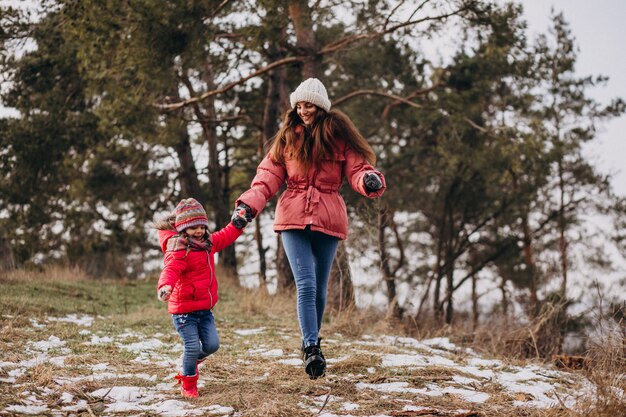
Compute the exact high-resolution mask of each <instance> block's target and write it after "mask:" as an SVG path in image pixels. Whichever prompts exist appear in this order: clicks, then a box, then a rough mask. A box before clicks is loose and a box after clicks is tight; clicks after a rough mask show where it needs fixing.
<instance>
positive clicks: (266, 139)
mask: <svg viewBox="0 0 626 417" xmlns="http://www.w3.org/2000/svg"><path fill="white" fill-rule="evenodd" d="M269 55H270V56H269V59H270V60H275V59H279V58H280V57H282V55H283V54H282V52H281V51H280V49H279V48H278V47H273V48H270V50H269ZM288 96H289V91H288V89H287V69H286V68H284V67H280V68H277V69H275V70H272V71H270V72H269V78H268V83H267V93H266V95H265V106H264V109H263V136H262V138H261V140H262V143H260V144H259V153H260V155H265V151H266V150H267V148H269V145H270V143H271V141H272V138H273V137H274V135H275V134H276V132H277V131H278V127H279V126H278V122H279V120H280V116H281V114H283V113H285V112H286V111H287V110H288V109H289V107H288V104H287V103H288ZM261 240H262V236H261V233H260V231H259V235H258V236H257V247H259V248H261V247H262V244H261V243H260V241H261ZM259 258H260V259H261V260H262V263H263V264H264V263H265V259H264V258H265V252H263V253H261V251H259ZM276 271H277V273H278V282H277V285H278V291H283V290H285V291H286V290H288V289H290V288H293V287H294V284H295V282H294V277H293V273H292V272H291V268H290V266H289V260H288V259H287V255H286V254H285V248H284V247H283V245H282V241H281V238H280V235H278V238H277V245H276ZM263 274H264V273H262V275H263Z"/></svg>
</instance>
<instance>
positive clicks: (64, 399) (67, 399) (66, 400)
mask: <svg viewBox="0 0 626 417" xmlns="http://www.w3.org/2000/svg"><path fill="white" fill-rule="evenodd" d="M60 400H61V403H63V404H70V403H71V402H72V401H74V396H73V395H72V394H70V393H69V392H64V393H63V394H61V398H60Z"/></svg>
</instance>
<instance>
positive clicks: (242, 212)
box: [230, 203, 252, 229]
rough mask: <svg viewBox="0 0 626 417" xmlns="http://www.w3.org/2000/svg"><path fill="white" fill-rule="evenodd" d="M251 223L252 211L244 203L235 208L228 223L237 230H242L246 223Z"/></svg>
mask: <svg viewBox="0 0 626 417" xmlns="http://www.w3.org/2000/svg"><path fill="white" fill-rule="evenodd" d="M251 221H252V209H251V208H250V207H249V206H248V205H247V204H244V203H241V204H239V205H238V206H237V208H236V209H235V211H234V212H233V216H232V217H231V218H230V222H231V223H232V224H233V225H234V226H235V227H236V228H237V229H243V228H244V227H246V225H247V224H248V223H250V222H251Z"/></svg>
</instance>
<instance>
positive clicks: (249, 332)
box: [233, 327, 265, 336]
mask: <svg viewBox="0 0 626 417" xmlns="http://www.w3.org/2000/svg"><path fill="white" fill-rule="evenodd" d="M264 331H265V327H259V328H258V329H239V330H233V332H234V333H235V334H238V335H239V336H250V335H253V334H260V333H263V332H264Z"/></svg>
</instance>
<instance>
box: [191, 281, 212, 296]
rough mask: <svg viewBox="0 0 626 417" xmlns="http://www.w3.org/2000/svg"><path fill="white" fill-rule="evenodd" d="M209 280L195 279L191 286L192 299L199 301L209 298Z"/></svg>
mask: <svg viewBox="0 0 626 417" xmlns="http://www.w3.org/2000/svg"><path fill="white" fill-rule="evenodd" d="M210 284H211V280H209V279H203V280H201V281H195V282H194V283H193V284H192V286H193V300H194V301H201V300H206V299H208V298H209V290H210V288H209V287H210Z"/></svg>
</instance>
